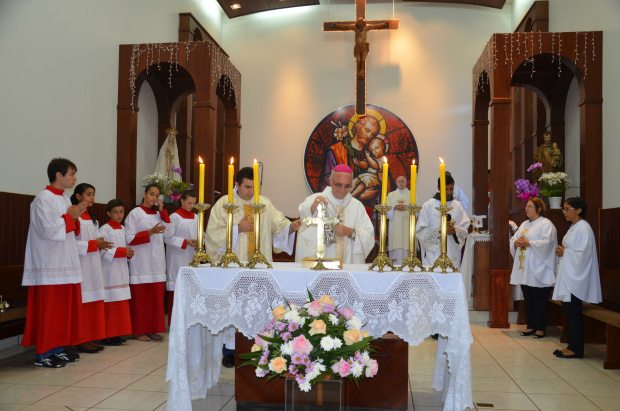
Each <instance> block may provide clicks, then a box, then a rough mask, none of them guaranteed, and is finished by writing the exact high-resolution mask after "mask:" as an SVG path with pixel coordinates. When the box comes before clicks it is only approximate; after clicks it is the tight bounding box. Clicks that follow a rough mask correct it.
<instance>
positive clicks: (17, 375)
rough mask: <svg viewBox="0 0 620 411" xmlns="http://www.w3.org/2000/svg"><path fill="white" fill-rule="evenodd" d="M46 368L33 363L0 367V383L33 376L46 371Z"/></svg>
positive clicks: (15, 381) (22, 379)
mask: <svg viewBox="0 0 620 411" xmlns="http://www.w3.org/2000/svg"><path fill="white" fill-rule="evenodd" d="M48 370H49V369H48V368H45V369H44V368H41V367H37V366H35V365H34V364H32V365H28V366H24V367H0V383H3V384H13V383H20V382H22V381H25V380H28V379H30V378H34V377H36V376H37V375H40V374H43V373H44V372H45V371H48Z"/></svg>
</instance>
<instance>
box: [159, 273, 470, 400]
mask: <svg viewBox="0 0 620 411" xmlns="http://www.w3.org/2000/svg"><path fill="white" fill-rule="evenodd" d="M273 265H274V268H273V269H255V270H251V269H247V268H241V269H239V268H237V269H235V268H228V269H222V268H190V267H185V268H182V269H181V270H180V271H179V276H178V278H177V283H176V289H175V293H174V310H173V313H172V324H171V328H170V342H169V351H168V371H167V374H166V381H170V390H169V392H168V403H167V406H166V409H167V410H168V411H173V410H179V411H180V410H191V409H192V408H191V407H192V404H191V400H192V399H202V398H205V397H206V395H207V389H208V388H210V387H212V386H214V385H215V384H217V381H218V378H219V373H220V367H221V365H220V364H221V358H222V336H223V331H224V330H225V329H226V328H227V327H229V326H231V325H232V326H235V327H237V329H238V330H239V331H240V332H242V333H243V334H244V335H246V336H247V337H254V336H256V334H257V333H259V332H260V331H261V329H262V328H263V326H264V325H265V324H266V323H267V322H269V320H270V319H271V310H272V308H273V307H275V306H277V305H280V304H283V303H284V299H285V298H286V300H288V301H292V302H295V303H297V304H303V303H304V301H305V299H306V298H307V295H308V294H307V292H308V290H309V291H310V292H311V293H312V295H313V296H315V297H320V296H321V295H323V294H329V295H331V296H332V297H333V298H335V300H336V304H337V305H338V306H340V307H347V308H352V309H354V310H355V314H356V315H357V316H358V317H359V318H360V319H361V320H362V322H364V323H366V326H365V328H364V329H365V330H367V331H368V332H369V333H370V334H371V335H373V336H382V335H383V334H385V333H386V332H388V331H392V332H393V333H394V334H396V335H398V336H399V337H400V338H402V339H403V340H405V341H407V343H409V344H410V345H418V344H420V343H421V342H422V341H423V340H424V338H426V337H428V336H429V335H432V334H440V338H439V342H438V345H437V356H436V360H435V371H434V375H433V387H434V388H435V389H436V390H442V391H443V400H444V408H443V409H444V411H460V410H464V409H465V408H468V407H469V408H474V404H473V400H472V391H471V362H470V345H471V343H472V341H473V339H472V335H471V330H470V327H469V312H468V307H467V298H466V296H465V289H464V287H463V280H462V277H461V274H459V273H455V274H440V273H422V272H414V273H411V272H402V271H396V272H383V273H378V272H373V271H368V266H367V265H345V266H344V270H343V271H324V272H321V271H312V270H308V269H302V268H299V267H298V265H297V264H296V263H274V264H273ZM379 372H381V370H379ZM384 372H389V370H384Z"/></svg>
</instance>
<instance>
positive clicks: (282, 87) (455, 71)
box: [224, 3, 510, 216]
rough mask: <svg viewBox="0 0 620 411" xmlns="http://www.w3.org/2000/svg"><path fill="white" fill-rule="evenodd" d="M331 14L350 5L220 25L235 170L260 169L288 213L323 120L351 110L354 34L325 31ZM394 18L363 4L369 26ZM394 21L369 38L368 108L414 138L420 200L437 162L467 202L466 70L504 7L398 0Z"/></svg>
mask: <svg viewBox="0 0 620 411" xmlns="http://www.w3.org/2000/svg"><path fill="white" fill-rule="evenodd" d="M328 11H329V20H349V19H352V17H353V16H354V8H353V6H352V4H338V5H334V4H332V5H331V7H329V10H328V7H327V5H321V6H319V7H304V8H297V9H291V10H288V11H283V12H270V13H263V14H259V15H252V16H246V17H240V18H236V19H233V20H230V21H228V22H227V23H226V24H225V26H224V38H225V40H226V42H225V48H226V51H227V52H228V53H229V54H230V55H231V60H232V62H233V63H234V64H235V66H236V67H237V68H238V69H239V70H240V71H241V73H242V75H243V80H242V105H241V107H242V110H241V121H242V125H243V128H242V129H241V164H243V165H248V164H249V163H250V161H251V160H252V159H253V158H259V159H261V160H262V161H263V162H264V163H265V173H264V176H265V181H264V183H263V193H264V194H265V195H267V196H269V197H270V198H271V199H272V201H273V202H274V204H275V205H276V206H277V207H279V208H280V209H281V210H282V211H283V212H284V213H285V214H286V215H289V216H296V215H298V213H297V206H298V205H299V203H300V202H301V201H302V200H303V199H304V198H305V196H306V195H308V193H309V192H308V190H307V188H306V185H305V180H304V174H303V152H304V149H305V146H306V143H307V140H308V137H309V135H310V133H311V132H312V130H313V129H314V127H315V126H316V125H317V123H318V122H319V121H320V120H321V119H322V118H323V117H324V116H325V115H327V114H329V113H330V112H331V111H333V110H334V109H336V108H338V107H340V106H343V105H347V104H353V103H354V96H355V91H354V64H355V60H354V58H353V34H352V33H323V31H322V23H323V21H325V20H328ZM391 16H392V4H386V3H383V4H369V5H368V11H367V15H366V17H367V18H368V19H385V18H391ZM396 18H397V19H399V20H400V28H399V29H398V30H397V31H382V32H372V33H369V35H368V39H369V42H370V53H369V56H368V61H367V79H368V80H367V101H368V102H369V103H371V104H377V105H379V106H382V107H385V108H387V109H388V110H390V111H392V112H393V113H395V114H396V115H398V116H399V117H400V118H401V119H403V120H404V121H405V123H406V124H407V125H408V126H409V128H410V129H411V131H412V133H413V134H414V136H415V138H416V141H417V143H418V147H419V154H420V167H419V176H418V197H419V198H420V201H421V202H422V201H424V199H426V198H429V197H430V196H431V195H432V193H433V192H434V187H436V185H437V176H438V160H437V157H438V156H442V157H444V158H445V159H446V162H447V164H448V169H449V170H450V171H451V172H452V173H453V175H454V176H455V179H456V181H457V184H458V185H459V186H460V187H462V188H463V189H464V190H465V192H466V193H467V195H468V196H470V197H471V101H472V74H471V72H472V68H473V66H474V64H475V62H476V60H477V59H478V56H479V55H480V53H481V52H482V50H483V49H484V46H485V44H486V42H487V41H488V40H489V38H490V36H491V34H492V33H493V32H505V31H507V30H509V29H510V8H509V7H507V8H505V10H494V9H489V8H482V7H470V6H454V5H453V6H451V7H445V6H435V5H424V4H412V3H397V4H396ZM283 187H285V188H286V189H285V190H283Z"/></svg>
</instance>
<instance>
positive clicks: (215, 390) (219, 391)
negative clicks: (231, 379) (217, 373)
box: [207, 382, 235, 397]
mask: <svg viewBox="0 0 620 411" xmlns="http://www.w3.org/2000/svg"><path fill="white" fill-rule="evenodd" d="M207 395H223V396H226V397H232V396H234V395H235V384H229V383H223V382H220V383H218V384H217V385H216V386H214V387H211V388H209V391H208V392H207Z"/></svg>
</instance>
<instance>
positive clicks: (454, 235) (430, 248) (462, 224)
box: [416, 175, 469, 269]
mask: <svg viewBox="0 0 620 411" xmlns="http://www.w3.org/2000/svg"><path fill="white" fill-rule="evenodd" d="M437 190H439V180H438V182H437ZM453 192H454V179H453V178H452V176H449V175H446V205H447V206H448V207H452V210H450V211H448V214H449V216H450V222H449V224H448V227H447V233H448V241H447V249H448V250H447V252H448V258H450V260H452V264H453V265H454V267H455V268H456V269H459V268H460V266H461V248H463V246H464V245H465V240H466V239H467V230H468V229H469V217H468V216H467V212H466V211H465V209H464V208H463V206H462V205H461V203H459V202H458V201H457V200H454V199H453V196H452V194H453ZM439 206H441V198H440V193H439V191H437V193H436V194H435V196H434V197H433V198H431V199H430V200H428V201H427V202H425V203H424V205H423V206H422V210H421V211H420V216H419V217H418V222H417V227H416V238H417V240H418V241H419V243H420V249H421V251H422V265H424V266H432V265H433V264H434V263H435V260H437V258H439V255H440V254H441V212H439V210H437V209H436V208H437V207H439Z"/></svg>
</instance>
